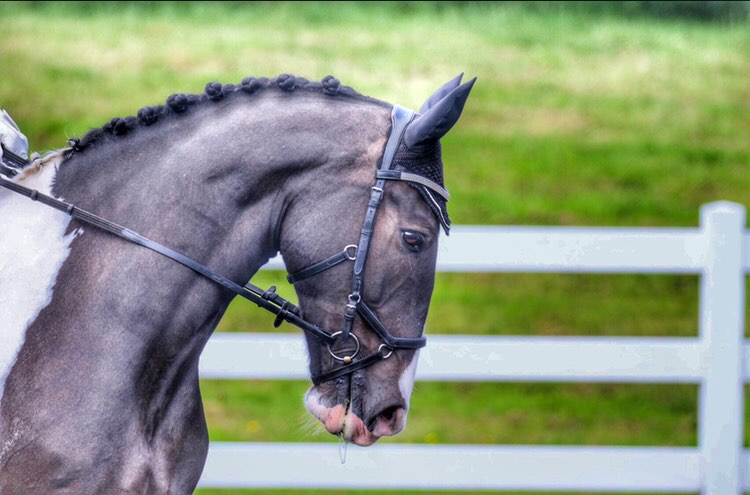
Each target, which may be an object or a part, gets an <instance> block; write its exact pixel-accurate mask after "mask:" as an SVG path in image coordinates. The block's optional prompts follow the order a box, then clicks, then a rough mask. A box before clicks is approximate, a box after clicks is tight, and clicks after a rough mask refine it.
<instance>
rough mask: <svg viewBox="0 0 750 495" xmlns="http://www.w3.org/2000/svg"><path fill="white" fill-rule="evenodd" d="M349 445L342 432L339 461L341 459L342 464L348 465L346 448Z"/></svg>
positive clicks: (340, 435) (340, 434)
mask: <svg viewBox="0 0 750 495" xmlns="http://www.w3.org/2000/svg"><path fill="white" fill-rule="evenodd" d="M347 445H349V442H347V441H346V438H344V432H343V431H342V432H341V433H339V459H341V464H346V446H347Z"/></svg>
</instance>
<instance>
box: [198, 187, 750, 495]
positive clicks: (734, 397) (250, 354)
mask: <svg viewBox="0 0 750 495" xmlns="http://www.w3.org/2000/svg"><path fill="white" fill-rule="evenodd" d="M700 225H701V226H700V228H684V229H662V228H637V229H631V228H565V227H562V228H557V227H555V228H552V227H543V228H505V227H484V228H471V227H463V228H459V227H457V228H455V229H454V232H453V233H452V235H451V237H450V238H447V239H443V240H441V242H442V243H443V248H442V249H441V254H440V257H439V259H438V270H442V271H467V272H472V271H476V272H488V271H493V272H578V273H665V274H675V273H687V274H697V275H700V278H701V290H700V316H699V319H700V321H699V336H698V338H599V337H590V338H589V337H500V336H498V337H480V336H475V337H459V336H447V335H443V336H440V335H430V336H429V343H428V346H427V347H426V348H425V349H423V350H422V352H421V357H420V362H419V370H418V372H417V379H418V380H438V381H514V382H522V381H543V382H550V381H554V382H571V381H577V382H627V383H644V382H658V383H695V384H698V385H699V387H700V398H699V408H700V410H699V424H698V447H697V448H670V447H583V446H577V447H572V446H571V447H557V446H554V447H553V446H502V445H492V446H486V445H484V446H480V445H395V444H390V445H376V446H375V447H372V448H369V449H359V448H350V449H349V453H348V458H347V462H346V464H344V465H341V464H340V463H339V460H338V454H337V453H336V451H335V447H334V446H332V445H331V444H315V443H312V444H299V443H270V444H269V443H239V442H238V443H212V444H211V447H210V451H209V456H208V460H207V463H206V468H205V471H204V473H203V477H202V478H201V482H200V485H201V486H204V487H255V488H264V487H265V488H268V487H277V488H279V487H290V488H291V487H305V488H339V489H343V488H355V487H356V488H390V489H427V490H430V489H455V490H464V489H466V490H468V489H472V490H485V489H486V490H550V491H563V490H567V491H570V490H589V491H611V492H617V491H651V492H700V493H702V494H704V495H732V494H734V495H736V494H740V493H742V492H743V490H747V491H750V451H745V450H743V443H742V442H743V402H744V383H745V382H746V381H750V369H749V368H748V363H750V359H746V357H748V354H749V353H750V345H749V344H748V343H746V342H745V339H744V308H745V298H744V288H745V273H746V272H747V271H748V270H749V269H750V251H749V250H748V246H750V242H748V241H750V235H749V234H747V233H746V232H745V210H744V208H743V207H742V206H740V205H737V204H733V203H728V202H719V203H712V204H709V205H705V206H704V207H703V208H702V209H701V220H700ZM276 263H278V261H277V262H276ZM277 266H278V265H277ZM305 363H306V357H305V350H304V347H303V342H302V338H301V337H300V336H298V335H283V334H233V335H215V336H214V337H213V338H212V339H211V341H210V342H209V344H208V346H207V348H206V350H205V352H204V354H203V357H202V359H201V372H202V376H203V378H267V379H307V376H308V375H307V370H306V368H305Z"/></svg>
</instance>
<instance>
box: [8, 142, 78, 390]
mask: <svg viewBox="0 0 750 495" xmlns="http://www.w3.org/2000/svg"><path fill="white" fill-rule="evenodd" d="M60 162H62V154H60V153H55V154H52V155H48V156H47V157H45V158H43V159H41V160H38V161H37V162H36V163H35V164H34V165H33V166H31V167H29V169H27V170H26V171H24V172H23V174H20V175H19V176H17V177H16V179H15V181H16V182H18V183H19V184H23V185H24V186H26V187H29V188H31V189H36V190H38V191H39V192H40V193H44V194H50V193H51V189H52V184H53V182H54V180H55V175H56V174H57V168H58V166H59V165H60ZM69 223H70V216H68V215H67V214H65V213H63V212H60V211H57V210H54V209H52V208H50V207H49V206H45V205H42V204H39V203H35V202H33V201H31V200H30V199H29V198H26V197H24V196H21V195H19V194H17V193H14V192H12V191H9V190H7V189H5V188H0V322H2V324H0V400H2V396H3V389H4V386H5V379H6V377H7V376H8V373H9V372H10V369H11V367H12V366H13V364H14V363H15V360H16V355H17V354H18V351H19V349H20V348H21V345H22V344H23V341H24V337H25V335H26V329H27V328H28V327H29V326H30V325H31V324H32V323H33V322H34V320H35V319H36V317H37V316H38V315H39V313H40V312H41V311H42V309H43V308H44V307H45V306H47V305H48V304H49V303H50V301H52V288H53V286H54V285H55V281H56V279H57V274H58V272H59V271H60V267H61V266H62V264H63V262H64V261H65V259H66V258H67V257H68V255H69V254H70V243H71V242H72V241H73V238H74V237H75V236H76V235H77V232H73V233H71V234H69V235H67V236H66V235H65V230H66V229H67V228H68V224H69Z"/></svg>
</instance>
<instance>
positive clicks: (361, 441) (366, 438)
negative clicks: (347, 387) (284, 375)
mask: <svg viewBox="0 0 750 495" xmlns="http://www.w3.org/2000/svg"><path fill="white" fill-rule="evenodd" d="M305 406H306V407H307V410H308V411H310V414H312V415H313V416H315V417H316V418H317V419H318V421H320V422H321V423H323V426H324V427H325V429H326V430H327V431H328V432H329V433H330V434H332V435H336V436H341V435H343V437H344V439H345V440H346V441H347V442H351V443H353V444H355V445H359V446H360V447H368V446H370V445H372V444H374V443H375V442H377V441H378V439H379V438H380V437H381V436H383V435H378V428H377V427H376V429H375V431H374V432H371V431H369V430H368V429H367V426H366V425H365V423H364V421H362V419H360V418H359V416H357V415H356V414H354V413H353V412H352V411H351V410H347V409H346V408H345V407H344V406H343V405H342V404H336V405H335V406H333V407H328V406H325V405H324V404H322V403H321V401H320V391H319V390H317V388H315V387H313V388H311V389H310V390H309V391H308V392H307V395H306V396H305ZM399 431H400V429H399ZM386 434H395V433H386Z"/></svg>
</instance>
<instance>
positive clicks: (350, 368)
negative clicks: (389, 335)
mask: <svg viewBox="0 0 750 495" xmlns="http://www.w3.org/2000/svg"><path fill="white" fill-rule="evenodd" d="M389 352H390V351H389ZM383 359H385V357H384V354H382V353H381V352H376V353H374V354H370V355H369V356H367V357H364V358H362V359H360V360H359V361H354V362H353V363H351V364H345V365H344V366H341V367H340V368H336V369H335V370H332V371H329V372H328V373H321V374H320V375H316V376H314V377H312V382H313V384H314V385H320V384H321V383H324V382H328V381H331V380H334V379H336V378H339V377H341V376H344V375H348V374H349V373H354V372H355V371H357V370H361V369H362V368H366V367H368V366H370V365H372V364H375V363H376V362H378V361H381V360H383Z"/></svg>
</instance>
